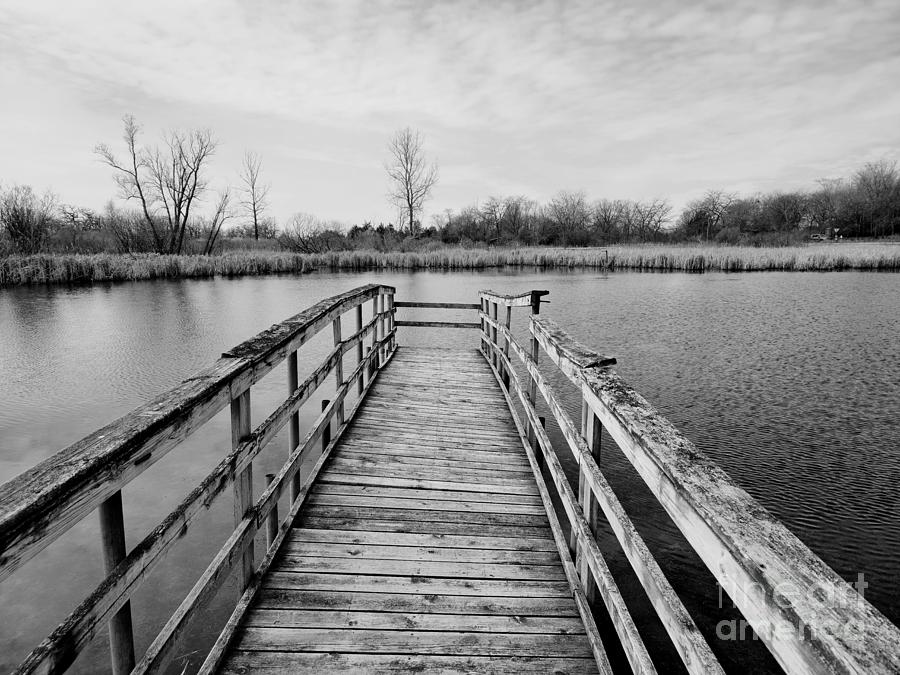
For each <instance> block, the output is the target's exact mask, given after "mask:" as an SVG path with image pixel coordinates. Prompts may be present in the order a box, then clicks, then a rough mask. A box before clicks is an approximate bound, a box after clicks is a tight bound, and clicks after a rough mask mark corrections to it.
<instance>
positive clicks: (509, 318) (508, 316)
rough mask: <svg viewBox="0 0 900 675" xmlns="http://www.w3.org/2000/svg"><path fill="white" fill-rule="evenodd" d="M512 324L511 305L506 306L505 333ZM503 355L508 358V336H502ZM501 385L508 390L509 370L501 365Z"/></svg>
mask: <svg viewBox="0 0 900 675" xmlns="http://www.w3.org/2000/svg"><path fill="white" fill-rule="evenodd" d="M511 325H512V305H507V306H506V318H505V319H504V321H503V327H504V328H506V331H507V333H508V332H509V329H510V326H511ZM503 355H504V356H505V357H506V358H507V360H509V336H508V335H504V336H503ZM502 372H503V386H504V387H506V390H507V391H509V371H507V370H506V366H504V367H503V371H502Z"/></svg>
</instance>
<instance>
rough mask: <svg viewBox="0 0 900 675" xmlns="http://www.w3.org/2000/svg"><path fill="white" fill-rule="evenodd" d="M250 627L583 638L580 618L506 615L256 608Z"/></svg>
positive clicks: (251, 615) (249, 623)
mask: <svg viewBox="0 0 900 675" xmlns="http://www.w3.org/2000/svg"><path fill="white" fill-rule="evenodd" d="M245 625H247V626H255V627H257V628H269V627H271V628H324V629H338V628H353V629H355V630H372V629H375V630H414V631H452V632H455V633H543V634H545V635H580V634H582V633H584V625H583V624H582V623H581V619H579V618H578V617H548V616H526V615H521V614H520V615H504V614H462V613H456V614H439V613H435V612H383V611H365V610H361V609H356V608H354V609H352V610H332V609H329V610H320V609H293V608H291V609H280V608H278V609H275V608H256V609H253V610H251V611H250V612H249V613H248V614H247V619H246V621H245Z"/></svg>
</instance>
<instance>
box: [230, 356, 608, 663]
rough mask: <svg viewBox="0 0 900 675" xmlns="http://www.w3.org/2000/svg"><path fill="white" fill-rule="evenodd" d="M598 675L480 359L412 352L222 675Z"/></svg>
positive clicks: (360, 425)
mask: <svg viewBox="0 0 900 675" xmlns="http://www.w3.org/2000/svg"><path fill="white" fill-rule="evenodd" d="M348 670H349V671H356V672H410V671H415V672H420V671H426V672H428V671H438V672H443V673H454V672H474V671H478V672H498V673H521V672H541V673H544V672H566V673H586V672H596V665H595V662H594V659H593V657H592V654H591V648H590V644H589V642H588V639H587V636H586V635H585V630H584V626H583V624H582V622H581V619H580V618H579V615H578V610H577V608H576V605H575V602H574V600H573V599H572V595H571V591H570V589H569V586H568V583H567V582H566V577H565V574H564V570H563V567H562V564H561V562H560V558H559V553H558V552H557V550H556V546H555V544H554V541H553V539H552V534H551V530H550V525H549V521H548V519H547V515H546V513H545V512H544V509H543V506H542V502H541V499H540V495H539V492H538V488H537V485H536V484H535V481H534V476H533V475H532V474H531V469H530V465H529V463H528V461H527V459H526V457H525V453H524V450H523V449H522V445H521V441H520V439H519V436H518V434H517V432H516V429H515V426H514V424H513V420H512V417H511V415H510V412H509V410H508V408H507V407H506V403H505V401H504V399H503V396H502V394H501V392H500V390H499V388H498V386H497V384H496V380H494V378H493V376H492V375H491V373H490V370H489V368H488V366H487V364H485V362H484V360H483V358H482V357H481V355H480V354H479V353H478V352H477V351H475V350H471V351H452V350H439V349H418V348H410V347H404V348H401V349H399V350H398V351H397V353H396V354H395V356H394V358H393V360H392V362H391V363H390V365H389V366H388V367H387V368H386V369H385V370H384V371H383V373H382V374H381V375H380V376H379V379H378V380H377V381H376V383H375V385H374V387H373V388H372V390H371V391H370V393H369V395H368V397H367V399H366V401H365V403H364V404H363V405H362V407H361V408H360V410H359V412H358V413H357V416H356V418H355V419H354V421H353V424H352V426H351V427H350V428H349V430H348V431H347V433H346V434H345V436H344V437H343V438H342V439H341V441H340V443H339V445H338V446H337V447H336V448H335V450H334V451H333V454H332V457H331V458H330V459H329V462H328V464H326V466H325V467H324V469H323V470H322V473H321V474H320V475H319V477H318V479H317V481H316V483H315V485H314V487H313V489H312V491H311V492H310V495H309V497H308V499H307V501H306V503H305V504H304V506H303V508H302V510H301V513H300V515H299V516H298V518H297V520H296V521H295V523H294V528H293V530H292V532H291V533H290V535H289V536H288V537H287V539H286V540H285V542H284V544H283V546H282V547H281V549H280V552H279V556H278V559H277V560H276V561H275V563H274V564H273V566H272V568H271V569H270V571H269V573H268V574H267V575H266V577H265V578H264V580H263V582H262V586H261V589H260V592H259V594H258V595H257V597H256V600H255V601H254V603H253V605H252V606H251V607H250V609H249V610H248V612H247V613H246V614H245V616H244V618H243V621H242V623H241V626H240V627H239V629H238V632H237V634H236V636H235V639H234V641H233V642H232V646H231V649H230V651H229V654H228V656H227V658H226V660H225V663H224V665H223V668H222V672H226V673H249V672H315V673H324V672H346V671H348Z"/></svg>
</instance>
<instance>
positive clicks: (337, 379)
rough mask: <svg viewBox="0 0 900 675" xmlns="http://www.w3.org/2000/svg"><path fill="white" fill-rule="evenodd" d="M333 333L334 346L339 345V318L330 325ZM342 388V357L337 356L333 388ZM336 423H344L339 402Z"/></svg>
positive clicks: (342, 409)
mask: <svg viewBox="0 0 900 675" xmlns="http://www.w3.org/2000/svg"><path fill="white" fill-rule="evenodd" d="M331 326H332V329H333V332H334V346H335V347H337V346H338V345H340V344H341V339H342V338H341V317H337V318H336V319H335V320H334V321H333V322H332V324H331ZM342 386H344V355H343V354H338V360H337V363H336V364H334V387H335V391H338V390H339V389H340V388H341V387H342ZM336 414H337V423H338V426H341V425H342V424H343V423H344V402H343V401H341V402H340V403H338V405H337V413H336Z"/></svg>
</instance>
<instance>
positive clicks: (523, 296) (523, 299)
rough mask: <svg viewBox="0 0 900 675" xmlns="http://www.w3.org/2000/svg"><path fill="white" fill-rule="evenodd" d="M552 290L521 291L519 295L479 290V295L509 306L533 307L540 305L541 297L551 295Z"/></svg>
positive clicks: (483, 298) (488, 300)
mask: <svg viewBox="0 0 900 675" xmlns="http://www.w3.org/2000/svg"><path fill="white" fill-rule="evenodd" d="M549 293H550V291H528V292H527V293H519V294H518V295H506V294H504V293H495V292H494V291H488V290H486V291H479V293H478V295H479V297H481V299H482V300H486V301H487V302H492V303H496V304H500V305H505V306H507V307H532V308H534V307H535V306H536V305H539V304H540V302H541V298H542V297H544V296H545V295H549Z"/></svg>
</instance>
